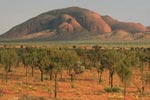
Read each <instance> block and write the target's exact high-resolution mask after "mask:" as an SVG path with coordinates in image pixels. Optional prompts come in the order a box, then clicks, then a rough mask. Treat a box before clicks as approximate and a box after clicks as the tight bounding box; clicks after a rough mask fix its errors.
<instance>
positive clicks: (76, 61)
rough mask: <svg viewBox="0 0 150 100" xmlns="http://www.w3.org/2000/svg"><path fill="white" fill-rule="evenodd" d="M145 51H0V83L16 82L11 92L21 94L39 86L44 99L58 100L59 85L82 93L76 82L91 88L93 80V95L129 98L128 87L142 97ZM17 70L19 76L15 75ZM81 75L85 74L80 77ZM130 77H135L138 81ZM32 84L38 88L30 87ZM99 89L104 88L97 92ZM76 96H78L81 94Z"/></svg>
mask: <svg viewBox="0 0 150 100" xmlns="http://www.w3.org/2000/svg"><path fill="white" fill-rule="evenodd" d="M149 52H150V50H149V48H128V49H124V48H118V49H108V48H105V49H103V48H102V47H99V46H98V45H97V46H94V47H92V48H90V49H87V48H86V49H85V48H79V47H77V46H76V47H73V48H66V47H63V48H62V47H61V48H60V47H59V48H32V47H27V48H12V49H10V48H1V49H0V68H1V69H3V70H1V74H0V76H1V79H2V82H3V78H4V79H5V80H6V82H7V83H5V84H9V81H7V80H8V79H9V80H10V82H12V80H14V81H16V82H17V83H16V84H15V85H16V86H19V88H18V89H17V88H14V87H12V88H11V89H12V90H13V91H14V92H15V93H19V92H20V93H21V92H23V89H25V90H26V91H29V90H30V91H32V92H34V93H36V92H37V91H38V88H40V87H41V90H43V91H45V92H46V93H47V94H48V97H47V98H53V97H54V98H58V99H60V97H61V96H60V95H59V94H61V93H62V92H61V91H64V90H61V87H60V86H62V85H61V84H62V83H68V82H69V84H70V86H69V87H67V86H65V85H64V86H65V87H66V89H65V91H67V88H71V90H70V92H75V91H82V92H83V90H80V88H81V87H80V84H81V83H80V82H83V83H82V86H83V87H84V84H86V82H90V81H91V83H90V84H93V87H94V84H97V80H98V81H99V84H97V85H98V90H95V91H93V93H97V94H99V95H102V94H104V93H106V92H108V94H109V93H112V92H113V93H122V95H123V96H124V99H125V98H126V96H129V95H128V94H127V92H128V91H129V88H131V86H130V84H131V85H132V87H134V88H135V89H136V90H134V92H135V93H137V94H136V95H138V96H142V97H144V96H146V94H149V93H150V91H148V90H147V89H146V87H148V86H149V83H150V81H149V80H150V79H149V76H150V75H149V72H150V70H149V61H150V57H149V55H148V54H149ZM20 69H21V70H20ZM19 70H20V71H21V74H20V73H18V72H19ZM4 72H5V74H4ZM24 73H25V74H24ZM85 73H88V74H87V75H86V76H84V75H85ZM92 73H93V74H92ZM97 73H98V74H97ZM103 74H104V75H103ZM136 74H137V75H136ZM17 75H20V76H19V78H15V77H17ZM93 75H94V77H93ZM48 76H49V77H48ZM83 77H84V78H83ZM116 78H118V79H116ZM134 78H137V79H138V78H139V79H138V82H137V80H135V79H134ZM24 79H25V80H24ZM116 80H117V81H116ZM20 81H21V82H20ZM79 83H80V84H79ZM12 84H14V83H13V82H12ZM32 84H35V85H32ZM49 84H51V85H49ZM52 84H53V85H52ZM90 84H88V85H85V86H86V87H84V88H88V86H91V85H90ZM36 85H37V86H38V87H34V86H36ZM101 86H103V87H104V89H99V88H100V87H101ZM105 86H109V87H105ZM3 89H4V90H2V96H1V97H3V96H4V94H5V92H8V91H6V90H5V88H3ZM97 91H100V93H98V92H97ZM104 91H105V92H104ZM138 91H139V92H138ZM91 92H92V91H88V92H87V94H92V93H91ZM138 93H140V94H138ZM26 94H28V93H26ZM78 94H80V92H78ZM31 96H32V95H31ZM79 96H80V97H82V95H79ZM27 97H28V96H27ZM23 98H24V97H23ZM43 100H44V98H43Z"/></svg>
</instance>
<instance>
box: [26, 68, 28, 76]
mask: <svg viewBox="0 0 150 100" xmlns="http://www.w3.org/2000/svg"><path fill="white" fill-rule="evenodd" d="M26 76H28V68H27V66H26Z"/></svg>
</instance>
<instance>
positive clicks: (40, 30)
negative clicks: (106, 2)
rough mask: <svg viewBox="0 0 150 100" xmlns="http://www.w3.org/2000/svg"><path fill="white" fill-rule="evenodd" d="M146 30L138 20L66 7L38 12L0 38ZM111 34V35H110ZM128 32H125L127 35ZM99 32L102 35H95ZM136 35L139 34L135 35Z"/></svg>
mask: <svg viewBox="0 0 150 100" xmlns="http://www.w3.org/2000/svg"><path fill="white" fill-rule="evenodd" d="M148 30H149V31H150V28H145V27H144V26H143V25H142V24H140V23H130V22H120V21H118V20H115V19H113V18H111V17H110V16H101V15H100V14H98V13H96V12H93V11H90V10H88V9H84V8H79V7H69V8H64V9H57V10H53V11H49V12H45V13H43V14H40V15H38V16H36V17H34V18H31V19H29V20H28V21H26V22H24V23H22V24H19V25H17V26H15V27H13V28H12V29H10V30H9V31H8V32H6V33H5V34H3V35H1V36H0V38H7V39H12V38H17V39H24V38H25V39H28V38H30V39H32V38H33V39H36V38H38V39H39V38H42V39H43V37H44V39H45V37H46V39H47V40H48V39H50V40H51V39H52V40H54V39H56V40H57V39H63V40H65V39H67V40H68V39H83V38H86V39H90V38H91V37H94V38H97V37H96V36H98V37H102V38H103V37H109V38H111V37H113V38H114V39H116V37H117V39H123V37H126V38H127V39H129V37H130V33H131V34H132V33H138V32H145V31H148ZM111 33H113V35H110V34H111ZM128 33H129V34H128ZM99 35H102V36H99ZM138 36H139V35H138Z"/></svg>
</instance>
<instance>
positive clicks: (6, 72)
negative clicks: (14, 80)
mask: <svg viewBox="0 0 150 100" xmlns="http://www.w3.org/2000/svg"><path fill="white" fill-rule="evenodd" d="M7 76H8V71H6V77H5V79H6V83H7V81H8V79H7Z"/></svg>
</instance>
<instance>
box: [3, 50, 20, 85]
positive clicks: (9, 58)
mask: <svg viewBox="0 0 150 100" xmlns="http://www.w3.org/2000/svg"><path fill="white" fill-rule="evenodd" d="M17 60H18V55H17V53H16V51H15V50H14V49H4V50H2V54H1V63H2V64H3V65H4V66H5V67H4V70H5V73H6V74H5V76H6V82H7V74H8V72H10V71H11V67H12V66H13V65H16V64H17Z"/></svg>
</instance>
